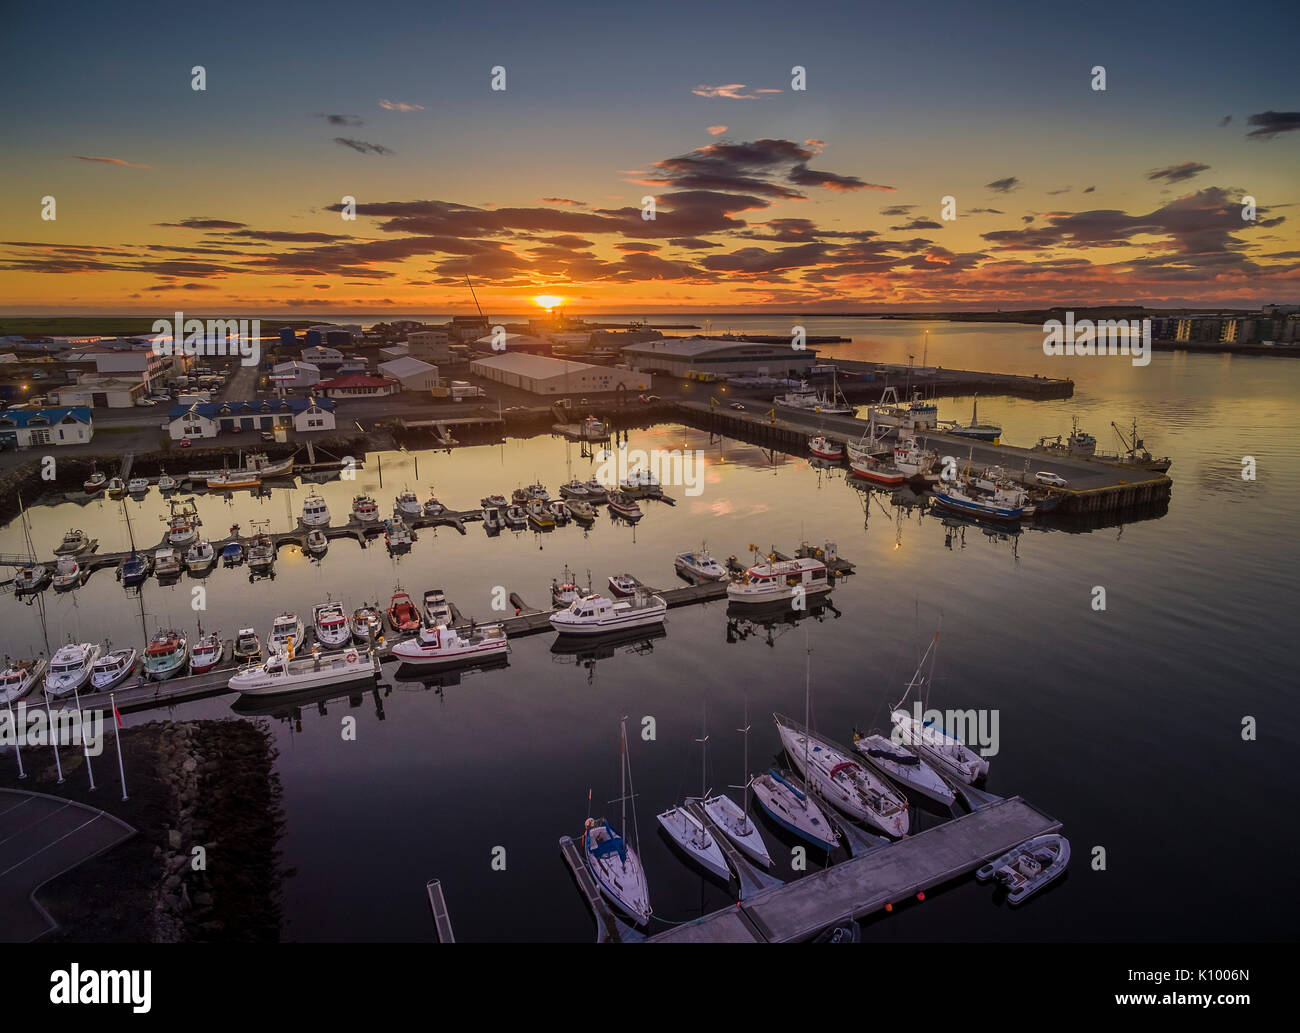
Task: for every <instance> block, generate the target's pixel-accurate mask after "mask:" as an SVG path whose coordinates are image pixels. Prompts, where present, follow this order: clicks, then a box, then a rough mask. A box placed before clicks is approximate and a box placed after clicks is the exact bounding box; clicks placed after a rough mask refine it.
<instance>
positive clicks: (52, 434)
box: [0, 405, 95, 448]
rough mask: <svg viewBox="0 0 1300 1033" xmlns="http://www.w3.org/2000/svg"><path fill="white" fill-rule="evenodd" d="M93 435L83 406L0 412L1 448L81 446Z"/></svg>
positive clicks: (93, 432) (92, 426) (87, 409)
mask: <svg viewBox="0 0 1300 1033" xmlns="http://www.w3.org/2000/svg"><path fill="white" fill-rule="evenodd" d="M94 436H95V421H94V417H92V416H91V414H90V409H89V408H87V407H86V406H84V405H83V406H72V407H64V408H59V409H19V410H17V411H14V410H9V411H6V412H3V413H0V448H32V447H34V446H37V445H42V446H43V445H80V444H84V443H85V442H87V441H89V440H90V439H91V438H93V437H94Z"/></svg>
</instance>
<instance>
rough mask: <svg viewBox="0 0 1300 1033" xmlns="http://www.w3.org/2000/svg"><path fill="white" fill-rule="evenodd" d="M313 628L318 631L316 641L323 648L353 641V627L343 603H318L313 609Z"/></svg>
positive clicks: (343, 644)
mask: <svg viewBox="0 0 1300 1033" xmlns="http://www.w3.org/2000/svg"><path fill="white" fill-rule="evenodd" d="M312 626H313V627H314V628H315V631H316V641H317V642H319V643H320V644H321V645H322V646H328V647H331V648H333V647H337V646H345V645H347V644H348V643H349V642H351V641H352V627H351V625H349V624H348V614H347V611H346V610H345V609H344V608H343V604H342V603H336V602H333V601H326V602H323V603H317V604H316V606H315V607H313V609H312Z"/></svg>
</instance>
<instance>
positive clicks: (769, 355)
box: [622, 337, 817, 377]
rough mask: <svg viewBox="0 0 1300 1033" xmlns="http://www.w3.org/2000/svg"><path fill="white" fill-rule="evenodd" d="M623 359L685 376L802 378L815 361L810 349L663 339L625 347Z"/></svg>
mask: <svg viewBox="0 0 1300 1033" xmlns="http://www.w3.org/2000/svg"><path fill="white" fill-rule="evenodd" d="M622 355H623V358H624V359H625V360H626V361H627V362H628V363H629V364H630V365H633V366H636V367H638V368H639V369H648V370H653V371H654V372H656V373H667V374H668V375H669V376H674V377H685V376H689V375H690V374H692V373H713V374H721V373H757V374H760V375H763V376H774V377H802V376H806V375H807V373H808V367H809V366H811V365H813V364H814V363H815V362H816V361H817V352H816V350H815V349H813V348H793V347H791V346H790V345H789V344H761V343H758V342H752V341H736V340H727V339H725V338H724V339H716V338H708V337H664V338H661V339H660V340H653V341H638V342H637V343H635V344H629V345H627V346H626V347H625V348H624V349H623V351H622Z"/></svg>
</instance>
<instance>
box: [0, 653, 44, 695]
mask: <svg viewBox="0 0 1300 1033" xmlns="http://www.w3.org/2000/svg"><path fill="white" fill-rule="evenodd" d="M44 673H45V657H43V656H38V657H36V658H35V659H32V660H10V661H9V662H8V663H7V664H6V665H5V668H4V670H2V671H0V703H14V702H16V701H18V700H20V699H22V698H23V697H24V696H26V695H27V693H29V692H31V691H32V688H33V687H34V686H35V685H36V683H37V682H38V681H40V678H41V675H43V674H44Z"/></svg>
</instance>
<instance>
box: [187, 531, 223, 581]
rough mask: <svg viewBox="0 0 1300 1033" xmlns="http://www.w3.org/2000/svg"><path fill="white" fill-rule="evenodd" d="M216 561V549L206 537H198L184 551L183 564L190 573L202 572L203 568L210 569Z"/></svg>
mask: <svg viewBox="0 0 1300 1033" xmlns="http://www.w3.org/2000/svg"><path fill="white" fill-rule="evenodd" d="M216 562H217V550H216V549H214V548H213V547H212V543H211V542H210V541H208V540H207V539H206V538H200V539H199V540H198V541H196V542H195V543H194V544H193V545H191V546H190V547H189V549H188V550H187V551H186V553H185V566H186V567H188V568H189V571H190V573H191V574H202V573H203V572H204V571H205V570H211V569H212V565H213V564H214V563H216Z"/></svg>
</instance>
